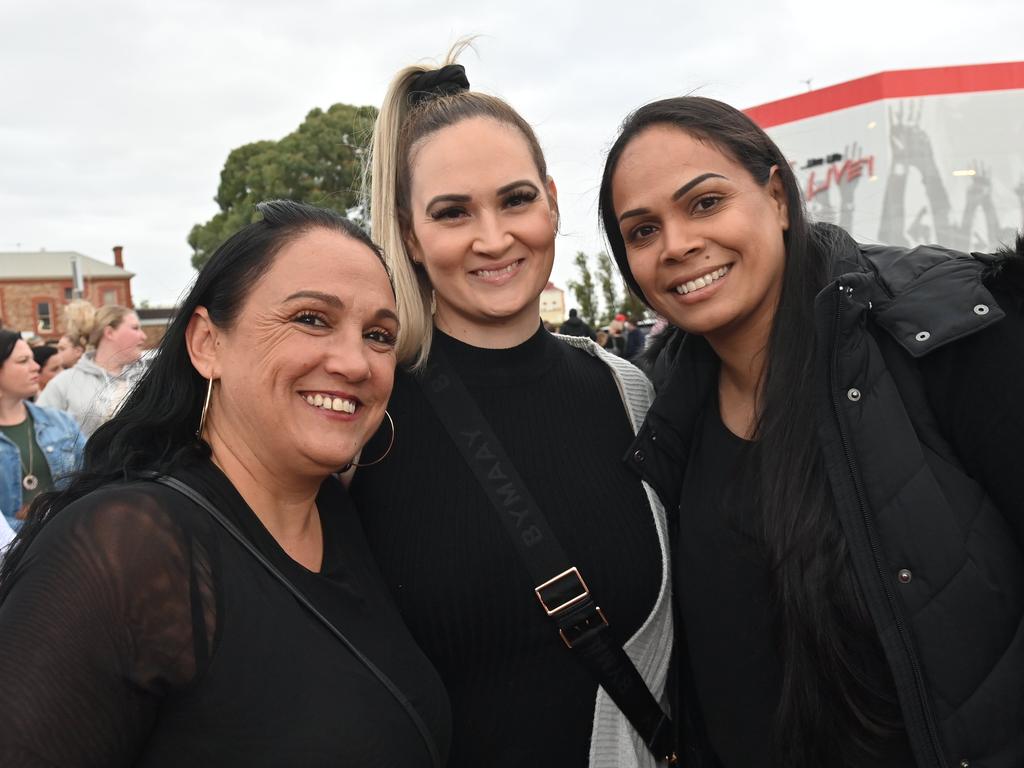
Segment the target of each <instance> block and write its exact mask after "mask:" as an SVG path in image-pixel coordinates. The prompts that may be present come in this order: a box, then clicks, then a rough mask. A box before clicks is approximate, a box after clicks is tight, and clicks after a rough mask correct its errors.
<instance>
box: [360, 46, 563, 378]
mask: <svg viewBox="0 0 1024 768" xmlns="http://www.w3.org/2000/svg"><path fill="white" fill-rule="evenodd" d="M472 42H473V39H472V38H463V39H461V40H459V41H458V42H456V43H455V45H453V46H452V48H451V50H449V51H448V55H447V56H446V57H445V59H444V61H443V62H442V63H441V64H440V65H437V66H427V65H422V64H421V65H413V66H411V67H406V68H405V69H403V70H401V71H400V72H399V73H398V74H397V75H395V77H394V79H393V80H392V81H391V85H390V86H388V90H387V94H386V95H385V96H384V103H383V104H382V105H381V108H380V112H379V113H378V114H377V122H376V124H375V126H374V131H373V146H372V148H371V151H370V157H369V161H368V163H367V165H366V167H365V168H368V169H369V179H367V178H366V173H365V168H364V178H363V189H364V197H365V196H366V195H365V190H366V188H367V187H369V190H370V193H369V196H368V197H369V202H370V232H371V235H372V237H373V239H374V241H375V242H376V243H377V244H378V245H379V246H380V247H381V248H382V249H383V250H384V258H385V260H386V261H387V264H388V268H389V269H390V270H391V274H392V276H393V278H394V281H395V295H396V297H397V302H398V319H399V322H400V323H401V325H402V329H401V332H400V333H399V338H398V360H399V362H400V363H402V364H405V365H409V366H410V367H412V368H414V369H415V368H419V367H421V366H422V365H423V364H424V363H425V362H426V360H427V356H428V355H429V354H430V342H431V338H432V336H433V332H434V320H433V308H432V304H433V287H432V286H431V285H430V278H429V277H428V276H427V272H426V270H425V269H424V268H423V267H422V266H420V265H417V264H413V261H412V259H411V258H410V256H409V252H408V249H407V248H406V241H407V238H408V237H410V236H411V235H412V215H411V212H410V209H409V205H410V202H409V175H410V160H411V157H410V156H411V154H412V152H413V151H414V150H415V148H416V145H417V144H418V143H419V142H420V141H422V140H423V139H425V138H426V137H427V136H430V135H431V134H432V133H434V132H436V131H439V130H441V129H442V128H446V127H448V126H450V125H454V124H456V123H458V122H460V121H462V120H466V119H468V118H471V117H487V118H490V119H492V120H495V121H497V122H499V123H503V124H506V125H510V126H512V127H513V128H516V129H517V130H518V131H519V132H520V133H522V134H523V137H524V138H525V139H526V143H527V144H528V145H529V148H530V154H531V156H532V157H533V161H534V164H535V165H536V166H537V173H538V174H539V176H540V178H541V180H542V181H543V180H545V179H547V175H548V174H547V165H546V163H545V162H544V153H543V152H542V151H541V148H540V143H539V142H538V141H537V136H536V135H535V134H534V132H533V129H532V128H531V127H530V124H529V123H527V122H526V121H525V120H524V119H523V118H522V117H521V116H520V115H519V113H518V112H516V111H515V110H514V109H512V107H510V106H509V105H508V104H506V103H505V102H504V101H502V100H501V99H499V98H497V97H495V96H488V95H487V94H483V93H478V92H476V91H458V92H456V93H445V94H443V95H438V96H436V97H434V98H428V99H421V100H418V101H417V103H416V104H415V105H413V104H412V102H411V100H410V93H411V87H412V85H413V83H414V81H415V80H416V78H417V76H418V75H421V74H422V73H424V72H431V71H434V70H436V69H440V68H441V67H444V66H448V65H450V64H454V63H455V62H456V60H457V59H458V58H459V55H460V54H461V53H462V52H463V51H464V50H465V49H466V48H467V47H470V46H471V45H472Z"/></svg>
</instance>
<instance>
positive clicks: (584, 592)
mask: <svg viewBox="0 0 1024 768" xmlns="http://www.w3.org/2000/svg"><path fill="white" fill-rule="evenodd" d="M568 576H573V577H575V578H576V581H577V583H578V585H579V594H577V595H576V596H575V597H570V598H569V599H568V600H564V602H562V603H561V604H559V605H557V606H555V607H554V608H551V607H550V606H549V605H548V600H551V601H552V602H554V601H555V600H557V599H559V597H558V596H556V594H555V593H556V592H561V593H562V596H563V597H564V594H565V592H566V591H568V589H567V587H566V585H565V584H564V583H560V582H562V579H564V578H566V577H568ZM570 586H571V585H570ZM545 590H550V591H551V593H552V594H549V595H548V600H545V599H544V591H545ZM533 591H534V592H535V593H536V594H537V599H538V600H540V604H541V607H542V608H544V612H545V613H546V614H547V615H548V616H557V615H558V614H559V613H561V612H562V611H567V610H568V609H570V608H572V607H573V606H574V605H579V604H580V603H582V602H583V601H584V600H586V599H588V598H589V597H590V589H589V588H588V587H587V582H585V581H584V580H583V577H582V576H580V572H579V569H577V568H576V566H575V565H574V566H573V567H572V568H570V569H569V570H567V571H562V572H561V573H560V574H558V575H557V576H555V577H554V578H551V579H548V580H547V581H545V582H544V583H543V584H541V585H540V586H538V587H536V588H535V589H534V590H533Z"/></svg>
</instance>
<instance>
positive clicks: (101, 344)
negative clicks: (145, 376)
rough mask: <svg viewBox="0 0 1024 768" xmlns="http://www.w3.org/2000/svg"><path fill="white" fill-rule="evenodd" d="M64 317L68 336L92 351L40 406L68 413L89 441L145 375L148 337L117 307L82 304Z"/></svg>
mask: <svg viewBox="0 0 1024 768" xmlns="http://www.w3.org/2000/svg"><path fill="white" fill-rule="evenodd" d="M66 317H67V336H68V337H69V338H71V339H73V340H77V341H78V342H80V341H81V340H83V339H84V340H86V343H87V349H88V350H89V351H87V352H86V353H85V354H84V355H82V357H81V358H80V359H79V361H78V362H77V363H76V364H75V365H74V367H73V368H69V369H67V370H65V371H63V372H62V373H59V374H58V375H57V376H55V377H54V378H53V380H52V381H51V382H50V384H49V386H48V387H47V388H46V390H45V391H44V392H43V394H42V395H40V397H39V404H40V405H44V406H47V407H50V408H59V409H60V410H62V411H67V412H68V413H70V414H71V415H72V416H74V417H75V419H76V420H77V421H78V423H79V424H80V425H81V427H82V432H83V433H84V434H85V435H86V437H88V436H89V435H91V434H92V433H93V432H95V431H96V428H97V427H98V426H99V425H100V424H102V423H104V422H105V421H107V420H108V419H109V418H110V417H111V416H113V415H114V413H116V412H117V409H118V408H119V407H120V406H121V403H122V402H124V399H125V397H126V396H127V394H128V392H129V391H130V390H131V388H132V386H133V385H134V384H135V382H136V381H138V379H139V377H140V376H141V374H142V373H143V371H144V370H145V363H144V362H143V361H142V360H141V359H140V358H141V356H142V351H143V349H144V345H145V343H146V333H145V332H144V331H143V330H142V328H141V327H140V325H139V316H138V315H136V314H135V313H134V312H133V311H132V310H130V309H127V308H126V307H120V306H117V305H110V306H105V307H100V308H99V309H93V308H92V305H91V304H88V303H83V304H80V305H78V306H77V307H76V311H75V312H74V313H68V314H67V315H66Z"/></svg>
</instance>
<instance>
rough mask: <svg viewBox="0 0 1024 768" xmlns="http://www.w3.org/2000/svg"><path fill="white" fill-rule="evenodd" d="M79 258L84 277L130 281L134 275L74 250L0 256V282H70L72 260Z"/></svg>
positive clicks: (1, 254)
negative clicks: (38, 280)
mask: <svg viewBox="0 0 1024 768" xmlns="http://www.w3.org/2000/svg"><path fill="white" fill-rule="evenodd" d="M73 256H78V258H79V259H81V264H82V275H83V276H84V277H86V278H101V277H105V278H117V277H121V278H130V277H134V276H135V273H133V272H129V271H128V270H126V269H123V268H122V267H116V266H114V265H113V264H108V263H107V262H105V261H100V260H99V259H94V258H92V257H91V256H85V255H83V254H81V253H75V252H74V251H36V252H31V251H19V252H16V253H0V280H30V279H42V280H70V279H71V258H72V257H73Z"/></svg>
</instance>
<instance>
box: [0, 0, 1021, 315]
mask: <svg viewBox="0 0 1024 768" xmlns="http://www.w3.org/2000/svg"><path fill="white" fill-rule="evenodd" d="M1021 29H1024V3H1022V2H1020V0H983V1H981V2H979V0H970V1H968V0H943V2H935V1H934V0H931V1H930V2H919V1H917V0H914V1H913V2H901V1H900V0H884V1H882V0H858V1H857V2H844V3H836V2H829V1H828V0H816V1H811V0H788V1H780V2H771V0H767V1H760V2H759V1H757V0H732V2H722V1H721V0H719V1H717V2H716V1H714V0H713V1H712V2H694V1H693V0H676V1H675V2H660V3H659V2H649V1H648V0H626V1H624V2H612V1H611V0H589V2H583V1H582V0H567V1H565V2H562V1H560V0H546V1H545V2H533V1H532V0H531V1H530V2H503V3H486V2H484V1H483V0H448V2H445V3H429V2H422V1H421V2H412V1H411V0H409V1H402V2H362V3H353V2H343V1H342V0H333V1H331V0H289V1H288V2H284V1H283V0H272V1H268V0H202V1H200V0H177V1H176V2H173V3H169V2H166V1H163V2H149V0H131V1H130V2H128V1H125V2H112V1H110V0H91V1H90V2H80V1H79V0H63V1H62V2H54V1H51V0H30V1H29V2H24V1H23V0H20V1H19V0H0V251H15V250H39V249H41V248H45V249H47V250H72V251H79V252H81V253H84V254H87V255H89V256H93V257H95V258H99V259H103V260H106V261H110V260H111V246H113V245H115V244H121V245H123V246H124V256H125V262H126V266H127V267H128V268H129V269H130V270H132V271H133V272H135V273H136V275H137V276H136V278H135V280H134V282H133V293H134V297H135V301H136V303H138V302H140V301H142V300H149V301H151V302H152V303H154V304H160V303H173V302H174V301H175V299H176V298H177V297H178V295H179V294H180V293H181V291H182V290H183V289H184V288H186V287H187V285H188V283H189V281H190V280H191V279H192V276H193V270H192V268H191V266H190V265H189V257H190V255H191V252H190V249H189V247H188V245H187V244H186V242H185V239H186V237H187V235H188V232H189V230H190V229H191V227H192V225H193V224H195V223H197V222H203V221H206V220H207V219H209V218H210V217H211V216H212V215H213V214H214V213H215V212H216V210H217V209H216V205H215V204H214V202H213V196H214V194H215V193H216V189H217V183H218V179H219V174H220V170H221V168H222V166H223V164H224V160H225V159H226V158H227V155H228V153H229V152H230V151H231V150H232V149H233V148H235V147H238V146H240V145H242V144H246V143H248V142H251V141H256V140H260V139H278V138H281V137H282V136H284V135H285V134H287V133H289V132H290V131H292V130H293V129H295V128H296V127H297V126H298V125H299V123H301V122H302V120H303V118H304V117H305V115H306V113H307V112H308V111H309V110H310V109H312V108H313V107H321V108H327V107H329V106H330V105H331V104H334V103H336V102H346V103H350V104H379V102H380V99H381V97H382V95H383V93H384V90H385V88H386V86H387V83H388V81H389V80H390V79H391V76H392V74H393V73H394V72H395V71H396V70H397V69H398V68H399V67H402V66H404V65H406V64H409V63H412V62H415V61H417V60H420V59H424V58H433V57H436V56H438V55H440V54H442V53H443V52H444V51H445V50H447V48H448V46H449V45H450V44H451V43H452V42H453V41H454V40H455V39H456V38H458V37H459V36H460V35H464V34H471V33H475V34H479V35H481V37H480V38H479V40H478V41H477V44H476V53H474V52H472V51H469V52H467V54H465V55H464V57H463V59H462V62H463V63H464V64H465V65H466V68H467V71H468V75H469V78H470V81H471V82H472V84H473V87H474V88H475V89H478V90H483V91H486V92H489V93H493V94H496V95H499V96H502V97H504V98H505V99H507V100H508V101H509V102H510V103H511V104H512V105H513V106H514V107H516V108H517V109H518V110H519V111H520V112H521V113H522V114H523V116H524V117H525V118H526V119H527V120H529V121H530V122H531V123H532V124H533V125H534V126H535V127H536V129H537V132H538V135H539V137H540V140H541V143H542V145H543V146H544V149H545V152H546V155H547V159H548V165H549V169H550V172H551V174H552V176H553V177H554V178H555V180H556V182H557V184H558V188H559V193H560V194H559V200H560V203H561V210H562V214H563V217H562V229H563V234H562V236H560V238H559V241H558V255H557V258H556V262H555V272H554V280H555V281H556V282H557V283H558V284H560V285H561V286H562V287H565V282H566V280H567V278H568V277H569V276H570V275H571V274H572V269H571V259H572V256H573V254H574V253H575V251H577V250H581V249H582V250H585V251H587V252H589V253H593V252H596V251H597V250H599V249H600V248H602V247H603V243H602V241H601V238H600V235H599V230H598V227H597V209H596V195H597V186H598V181H599V178H600V172H601V166H602V162H603V158H604V153H605V151H606V149H607V147H608V145H609V144H610V142H611V140H612V139H613V137H614V135H615V131H616V127H617V125H618V124H619V122H620V121H621V120H622V118H623V117H624V116H625V115H626V113H627V112H629V111H630V110H631V109H633V108H635V107H637V106H639V105H641V104H643V103H645V102H647V101H651V100H653V99H657V98H662V97H666V96H673V95H678V94H683V93H689V92H699V93H700V94H702V95H706V96H711V97H714V98H718V99H722V100H724V101H727V102H729V103H731V104H734V105H735V106H737V107H741V108H745V107H750V106H754V105H756V104H760V103H763V102H766V101H772V100H775V99H778V98H783V97H786V96H791V95H794V94H796V93H800V92H803V91H805V90H806V88H807V86H806V85H805V84H804V83H803V82H802V81H804V80H806V79H807V78H811V79H812V81H811V86H812V87H814V88H818V87H824V86H827V85H832V84H835V83H838V82H842V81H844V80H850V79H853V78H857V77H861V76H864V75H870V74H873V73H876V72H880V71H884V70H889V69H905V68H916V67H930V66H945V65H956V64H974V63H983V62H996V61H1015V60H1019V59H1021V58H1024V46H1022V44H1021V39H1022V37H1021Z"/></svg>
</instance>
